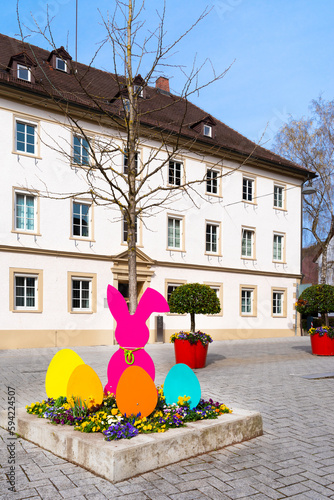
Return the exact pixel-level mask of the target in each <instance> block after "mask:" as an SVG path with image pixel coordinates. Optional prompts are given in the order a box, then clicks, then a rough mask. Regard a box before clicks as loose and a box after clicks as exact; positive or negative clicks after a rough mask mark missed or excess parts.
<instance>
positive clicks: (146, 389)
mask: <svg viewBox="0 0 334 500" xmlns="http://www.w3.org/2000/svg"><path fill="white" fill-rule="evenodd" d="M157 402H158V392H157V388H156V387H155V385H154V382H153V380H152V379H151V377H150V376H149V374H148V373H147V372H146V371H145V370H144V369H143V368H141V367H140V366H129V368H127V369H126V370H125V371H124V372H123V373H122V376H121V378H120V379H119V382H118V385H117V390H116V403H117V407H118V409H119V411H120V412H121V413H123V415H125V414H126V415H127V416H130V415H135V416H136V415H138V413H140V415H141V417H147V416H148V415H150V414H151V413H152V411H153V410H154V408H155V407H156V405H157Z"/></svg>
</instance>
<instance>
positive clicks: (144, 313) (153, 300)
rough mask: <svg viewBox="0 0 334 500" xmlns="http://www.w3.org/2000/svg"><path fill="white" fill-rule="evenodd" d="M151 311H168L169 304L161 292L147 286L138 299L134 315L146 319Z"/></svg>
mask: <svg viewBox="0 0 334 500" xmlns="http://www.w3.org/2000/svg"><path fill="white" fill-rule="evenodd" d="M153 312H169V305H168V302H167V300H166V299H165V297H164V296H163V295H161V293H159V292H157V291H156V290H154V289H153V288H147V289H146V290H145V292H144V294H143V296H142V298H141V299H140V301H139V304H138V307H137V310H136V312H135V316H136V317H137V318H140V319H141V320H143V321H146V320H147V319H148V318H149V317H150V316H151V314H152V313H153Z"/></svg>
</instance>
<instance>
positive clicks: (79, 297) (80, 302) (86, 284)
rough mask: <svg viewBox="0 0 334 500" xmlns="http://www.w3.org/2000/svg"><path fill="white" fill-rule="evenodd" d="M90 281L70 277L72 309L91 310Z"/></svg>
mask: <svg viewBox="0 0 334 500" xmlns="http://www.w3.org/2000/svg"><path fill="white" fill-rule="evenodd" d="M91 295H92V281H91V280H90V279H79V278H72V311H91V309H92V299H91Z"/></svg>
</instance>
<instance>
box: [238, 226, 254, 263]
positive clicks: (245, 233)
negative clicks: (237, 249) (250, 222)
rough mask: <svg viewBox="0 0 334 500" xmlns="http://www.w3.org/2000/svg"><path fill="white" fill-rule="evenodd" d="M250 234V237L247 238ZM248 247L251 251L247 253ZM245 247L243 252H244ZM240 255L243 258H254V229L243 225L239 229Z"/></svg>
mask: <svg viewBox="0 0 334 500" xmlns="http://www.w3.org/2000/svg"><path fill="white" fill-rule="evenodd" d="M249 236H250V238H249ZM249 239H250V247H249V245H248V241H249ZM244 242H245V244H244ZM249 248H250V250H251V252H250V254H249V253H248V249H249ZM244 249H245V252H244ZM241 257H242V258H243V259H255V229H254V228H248V227H243V228H242V229H241Z"/></svg>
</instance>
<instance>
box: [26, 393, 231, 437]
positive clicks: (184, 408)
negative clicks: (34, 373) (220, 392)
mask: <svg viewBox="0 0 334 500" xmlns="http://www.w3.org/2000/svg"><path fill="white" fill-rule="evenodd" d="M158 392H159V398H158V404H157V406H156V408H155V410H154V412H152V414H151V415H150V416H148V417H144V418H141V417H140V415H138V416H136V417H133V416H130V417H127V416H126V415H122V414H121V413H120V412H119V410H118V408H117V405H116V399H115V397H114V396H113V395H108V396H106V397H105V398H104V400H103V403H102V404H101V405H100V406H91V407H90V408H89V405H87V404H85V402H84V404H82V403H81V402H76V401H73V400H67V399H66V398H65V397H60V398H58V399H56V400H54V399H47V400H44V401H42V402H41V403H39V402H36V403H32V404H31V405H28V406H26V410H27V412H28V413H30V414H34V415H37V416H38V417H40V418H47V419H48V420H50V422H51V423H53V424H61V425H72V426H74V429H75V430H78V431H81V432H87V433H89V432H101V433H103V434H104V436H105V439H106V440H107V441H113V440H117V439H122V438H125V439H131V438H132V437H134V436H136V435H137V434H141V433H144V434H146V433H151V432H165V431H167V430H168V429H171V428H175V427H182V426H184V425H186V423H187V422H194V421H196V420H204V419H215V418H217V417H218V416H219V415H222V414H223V413H232V411H231V410H230V409H229V408H227V407H226V406H225V405H224V404H221V403H218V402H214V401H213V400H212V399H209V400H208V401H205V400H204V399H201V400H200V402H199V404H198V405H197V406H196V408H193V409H190V407H189V403H188V400H189V398H188V397H186V396H185V397H183V398H179V401H178V404H177V405H176V404H173V405H166V404H165V399H164V396H163V389H162V388H158Z"/></svg>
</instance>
